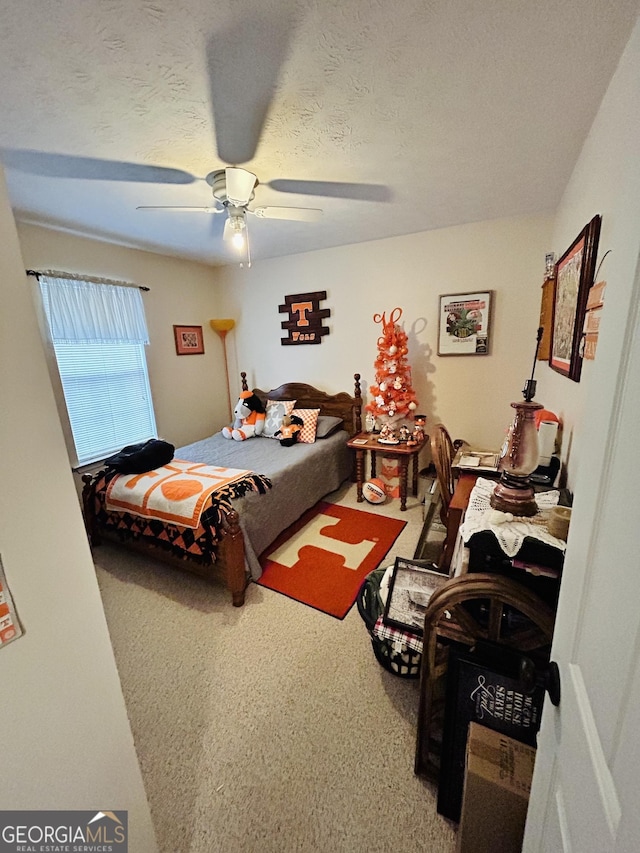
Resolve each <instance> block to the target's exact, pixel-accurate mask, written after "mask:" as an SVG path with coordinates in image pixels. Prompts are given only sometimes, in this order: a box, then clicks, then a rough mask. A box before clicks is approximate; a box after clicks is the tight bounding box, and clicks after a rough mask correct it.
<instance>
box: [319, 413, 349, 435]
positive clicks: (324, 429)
mask: <svg viewBox="0 0 640 853" xmlns="http://www.w3.org/2000/svg"><path fill="white" fill-rule="evenodd" d="M342 425H343V420H342V418H334V417H333V416H332V415H320V416H319V417H318V426H317V427H316V438H326V437H327V436H328V435H332V433H334V432H336V430H339V429H340V427H342Z"/></svg>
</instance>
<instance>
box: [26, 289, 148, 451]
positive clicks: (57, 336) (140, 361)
mask: <svg viewBox="0 0 640 853" xmlns="http://www.w3.org/2000/svg"><path fill="white" fill-rule="evenodd" d="M39 281H40V292H41V294H42V300H43V305H44V310H45V314H46V317H47V321H48V323H49V330H50V333H51V340H52V342H53V347H54V350H55V354H56V360H57V362H58V370H59V373H60V379H61V382H62V388H63V391H64V397H65V402H66V405H67V411H68V413H69V421H70V423H71V430H72V432H73V440H74V443H75V447H76V454H77V458H78V463H79V464H80V465H83V464H86V463H88V462H94V461H96V460H98V459H104V458H105V457H106V456H109V455H111V454H112V453H115V452H116V451H118V450H120V449H121V448H122V447H124V446H125V445H127V444H135V443H137V442H139V441H146V439H148V438H155V437H156V423H155V415H154V412H153V402H152V400H151V390H150V388H149V375H148V372H147V362H146V358H145V352H144V346H145V344H148V343H149V337H148V332H147V326H146V321H145V316H144V306H143V304H142V296H141V294H140V291H139V289H138V288H134V287H120V286H117V285H112V284H98V283H94V282H89V281H84V280H75V279H66V278H54V277H50V276H44V275H41V276H40V278H39Z"/></svg>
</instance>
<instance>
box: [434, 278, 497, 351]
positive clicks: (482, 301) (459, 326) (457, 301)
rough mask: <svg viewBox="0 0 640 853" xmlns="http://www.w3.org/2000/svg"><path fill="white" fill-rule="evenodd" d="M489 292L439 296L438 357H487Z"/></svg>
mask: <svg viewBox="0 0 640 853" xmlns="http://www.w3.org/2000/svg"><path fill="white" fill-rule="evenodd" d="M492 303H493V291H492V290H485V291H482V292H479V293H453V294H451V295H447V296H441V297H440V308H439V312H438V318H439V319H438V355H488V353H489V346H490V342H491V340H490V335H491V314H492V311H493V304H492Z"/></svg>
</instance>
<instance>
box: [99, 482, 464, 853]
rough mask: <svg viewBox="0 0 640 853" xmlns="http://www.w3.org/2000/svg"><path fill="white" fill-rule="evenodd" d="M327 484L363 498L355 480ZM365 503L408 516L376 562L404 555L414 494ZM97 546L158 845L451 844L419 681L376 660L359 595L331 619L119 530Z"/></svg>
mask: <svg viewBox="0 0 640 853" xmlns="http://www.w3.org/2000/svg"><path fill="white" fill-rule="evenodd" d="M328 500H330V501H332V502H339V503H341V504H344V505H346V506H353V507H359V508H363V505H360V504H357V503H356V501H355V486H353V485H349V484H347V485H345V486H344V487H343V488H342V489H340V490H338V491H337V492H335V493H333V494H332V495H330V496H329V497H328ZM366 509H367V511H372V512H380V513H383V514H391V515H394V516H396V517H397V518H401V519H402V520H403V521H407V522H408V524H407V525H406V527H405V528H404V530H403V531H402V533H401V535H400V537H399V538H398V539H397V540H396V542H395V545H394V546H393V548H392V550H391V552H390V553H389V555H388V557H387V558H386V560H384V561H383V565H384V564H388V563H391V562H393V557H395V556H396V555H398V556H405V557H407V556H408V557H412V556H413V555H414V550H415V548H416V543H417V542H418V539H419V537H420V532H421V530H422V524H423V512H422V507H421V505H420V504H419V502H418V500H416V499H415V498H410V499H409V501H408V511H407V512H405V513H400V512H399V502H398V501H393V502H391V503H387V504H386V505H384V506H382V507H372V506H370V505H368V504H367V505H366ZM95 560H96V567H97V575H98V581H99V584H100V589H101V591H102V597H103V601H104V607H105V612H106V616H107V621H108V624H109V629H110V632H111V637H112V642H113V646H114V651H115V656H116V661H117V663H118V669H119V672H120V678H121V682H122V688H123V692H124V696H125V700H126V703H127V708H128V711H129V716H130V720H131V726H132V730H133V735H134V739H135V744H136V749H137V752H138V756H139V759H140V764H141V768H142V773H143V777H144V780H145V786H146V790H147V795H148V798H149V803H150V806H151V812H152V817H153V820H154V825H155V828H156V833H157V837H158V843H159V847H160V850H161V851H162V853H187V851H189V853H258V851H260V853H293V852H294V851H296V853H298V852H299V853H307V851H308V853H312V851H314V853H316V851H317V853H325V851H326V853H329V851H332V853H333V851H338V853H360V851H362V853H365V851H369V850H372V849H375V850H379V851H381V853H387V851H389V853H391V851H393V853H413V851H416V850H424V851H429V853H450V851H452V850H453V849H454V840H455V833H454V831H453V828H452V826H451V824H449V823H448V822H447V821H446V820H444V819H443V818H442V817H440V816H439V815H438V814H437V813H436V806H435V803H436V791H435V788H434V786H432V785H431V784H430V783H428V782H426V781H424V780H422V779H419V778H417V777H416V776H414V774H413V755H414V744H415V725H416V715H417V699H418V693H417V690H418V688H417V682H416V681H407V680H403V679H400V678H397V677H396V676H394V675H391V674H390V673H387V672H386V671H385V670H384V669H382V668H381V667H380V665H379V664H378V663H377V662H376V660H375V658H374V656H373V653H372V651H371V646H370V641H369V637H368V635H367V632H366V629H365V627H364V623H363V622H362V620H361V618H360V616H359V614H358V611H357V609H356V608H355V607H354V608H353V609H352V610H351V611H350V612H349V614H348V615H347V616H346V618H345V619H344V620H343V621H338V620H336V619H334V618H332V617H330V616H327V615H325V614H323V613H320V612H318V611H315V610H313V609H311V608H309V607H306V606H304V605H302V604H299V603H298V602H295V601H293V600H291V599H289V598H287V597H285V596H283V595H279V594H278V593H275V592H272V591H271V590H269V589H266V588H264V587H260V586H258V585H256V584H251V585H250V587H249V589H248V591H247V600H246V604H245V606H244V607H242V608H234V607H232V606H231V603H230V601H229V597H228V593H226V591H225V590H224V589H223V588H222V586H221V585H216V586H214V585H210V584H206V583H205V582H204V581H202V580H200V579H199V578H197V577H195V576H191V575H188V574H182V573H180V572H177V571H176V570H174V569H171V568H168V567H165V566H162V565H161V564H158V563H151V562H149V561H147V560H146V559H145V558H143V557H140V556H139V555H134V554H130V553H129V552H126V551H124V550H122V549H120V548H118V547H117V546H113V545H105V546H102V547H101V548H99V549H97V550H96V553H95ZM387 560H388V563H387ZM135 853H146V851H135Z"/></svg>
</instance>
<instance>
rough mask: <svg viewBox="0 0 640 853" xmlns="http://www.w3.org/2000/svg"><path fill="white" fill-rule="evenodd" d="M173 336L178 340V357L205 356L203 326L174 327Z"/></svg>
mask: <svg viewBox="0 0 640 853" xmlns="http://www.w3.org/2000/svg"><path fill="white" fill-rule="evenodd" d="M173 335H174V337H175V339H176V353H177V354H178V355H203V354H204V340H203V338H202V326H174V327H173Z"/></svg>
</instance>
